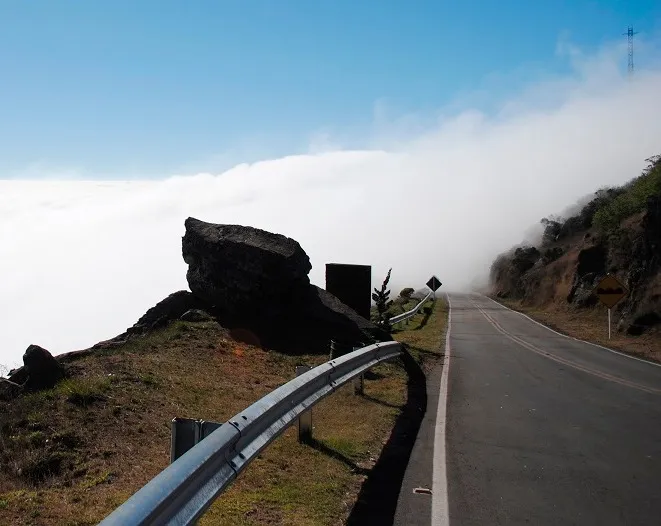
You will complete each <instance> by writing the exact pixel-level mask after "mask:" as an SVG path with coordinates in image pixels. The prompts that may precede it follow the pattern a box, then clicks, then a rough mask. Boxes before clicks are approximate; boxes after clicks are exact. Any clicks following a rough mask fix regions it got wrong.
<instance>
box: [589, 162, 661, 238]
mask: <svg viewBox="0 0 661 526" xmlns="http://www.w3.org/2000/svg"><path fill="white" fill-rule="evenodd" d="M647 162H649V165H648V166H647V168H645V170H643V173H642V174H641V175H640V176H638V177H637V178H635V179H634V180H633V181H631V182H629V183H627V184H626V185H625V186H623V187H622V188H620V189H618V190H616V191H615V192H611V194H610V199H602V202H601V203H600V204H599V206H598V208H597V210H596V211H595V213H594V217H593V221H592V222H593V224H594V226H595V227H596V228H598V229H599V230H601V231H602V232H611V231H613V230H615V229H616V228H618V226H619V225H620V223H621V222H622V221H623V220H624V219H626V218H627V217H630V216H632V215H634V214H636V213H638V212H642V211H643V210H645V208H646V206H647V199H648V198H649V197H652V196H654V195H661V155H657V156H655V157H652V158H650V159H647Z"/></svg>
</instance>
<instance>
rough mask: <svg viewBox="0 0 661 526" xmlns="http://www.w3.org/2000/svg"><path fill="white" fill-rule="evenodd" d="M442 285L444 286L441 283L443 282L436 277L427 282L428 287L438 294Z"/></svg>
mask: <svg viewBox="0 0 661 526" xmlns="http://www.w3.org/2000/svg"><path fill="white" fill-rule="evenodd" d="M441 285H443V283H441V280H439V279H438V278H437V277H436V276H432V277H431V278H429V281H428V282H427V286H428V287H429V288H430V289H431V290H433V291H434V292H436V291H437V290H438V289H439V287H440V286H441Z"/></svg>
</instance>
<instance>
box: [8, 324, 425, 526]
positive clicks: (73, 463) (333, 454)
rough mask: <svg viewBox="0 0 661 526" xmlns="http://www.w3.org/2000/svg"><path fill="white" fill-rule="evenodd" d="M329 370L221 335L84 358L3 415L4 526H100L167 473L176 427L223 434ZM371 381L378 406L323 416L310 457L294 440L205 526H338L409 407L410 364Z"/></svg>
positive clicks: (361, 400) (180, 327)
mask: <svg viewBox="0 0 661 526" xmlns="http://www.w3.org/2000/svg"><path fill="white" fill-rule="evenodd" d="M433 319H434V317H433V316H432V318H431V320H433ZM428 325H431V321H430V323H429V324H428ZM413 327H415V324H412V325H411V328H413ZM407 332H414V331H413V330H411V331H407ZM419 332H420V333H422V332H426V331H419ZM404 334H405V333H401V334H400V336H403V335H404ZM326 359H327V357H326V356H299V357H292V356H287V355H283V354H279V353H275V352H267V351H264V350H261V349H259V348H255V347H252V346H249V345H245V344H241V343H238V342H236V341H234V340H232V339H231V338H230V336H229V334H228V333H227V331H225V330H224V329H222V328H221V327H220V326H218V325H217V324H215V323H212V322H209V323H197V324H193V323H184V322H176V323H174V324H173V325H171V326H170V327H168V328H166V329H163V330H161V331H159V332H157V333H155V334H153V335H151V336H149V337H146V338H144V339H141V340H137V341H134V342H132V343H130V344H127V345H125V346H124V347H122V348H119V349H115V350H113V351H106V352H103V353H98V354H93V355H90V356H86V357H83V358H80V359H79V360H77V361H75V362H73V363H71V364H69V365H68V368H69V372H70V378H69V379H68V380H66V381H64V382H61V383H60V384H58V385H57V386H56V387H55V388H54V389H51V390H48V391H44V392H41V393H36V394H31V395H26V396H23V397H21V398H19V399H17V400H14V401H12V402H0V415H1V416H0V524H3V525H5V524H6V525H13V524H30V525H55V524H57V525H72V526H73V525H83V524H96V523H98V522H99V521H100V520H101V519H102V518H103V517H104V516H106V515H107V514H108V513H109V512H111V511H112V510H113V509H114V508H116V507H117V506H118V505H119V504H121V503H122V502H123V501H125V500H126V498H128V497H129V496H130V495H131V494H133V493H134V492H135V491H136V490H138V489H139V488H140V487H141V486H143V485H144V484H145V483H146V482H147V481H148V480H150V479H151V478H153V477H154V476H155V475H156V474H157V473H159V472H160V471H161V470H162V469H164V468H165V467H166V466H167V464H168V462H169V444H170V420H171V418H173V417H174V416H180V417H195V418H204V419H208V420H215V421H221V422H222V421H225V420H227V419H228V418H229V417H231V416H232V415H234V414H236V413H237V412H239V411H240V410H241V409H243V408H245V407H247V406H248V405H249V404H251V403H252V402H254V401H255V400H257V399H259V398H260V397H262V396H263V395H265V394H267V393H268V392H269V391H271V390H273V389H274V388H275V387H277V386H279V385H281V384H283V383H284V382H286V381H288V380H290V379H291V378H292V377H293V376H294V371H295V366H296V365H297V364H307V365H317V364H319V363H322V362H323V361H325V360H326ZM374 372H375V374H373V375H370V376H369V377H368V378H367V379H366V381H365V392H366V395H368V396H366V397H358V396H355V395H354V394H353V392H352V390H351V387H350V386H347V387H345V388H344V389H342V390H340V391H339V392H338V393H336V394H334V395H333V396H331V397H329V398H327V399H326V400H324V401H322V402H321V403H320V404H319V405H318V406H316V407H315V408H314V410H313V425H314V437H315V439H316V442H315V443H314V444H313V445H312V446H307V445H306V446H303V445H300V444H298V442H297V440H296V429H295V427H293V428H290V429H289V430H287V431H286V432H285V433H284V434H283V435H282V436H281V437H280V438H279V439H278V440H277V441H276V442H275V443H273V444H272V445H271V446H270V447H269V448H267V449H266V450H265V451H264V452H263V454H262V455H261V456H260V457H259V458H258V459H257V460H255V461H254V462H253V463H252V464H251V465H250V466H249V467H248V468H247V469H246V471H245V472H244V473H242V475H241V476H240V477H239V479H238V480H237V481H236V482H235V483H234V484H233V486H232V487H230V488H229V490H228V491H227V492H225V493H224V494H223V495H222V496H221V497H220V498H219V499H218V500H217V501H216V503H215V504H214V505H213V506H212V508H211V509H210V511H209V512H208V513H207V515H206V516H205V517H204V518H203V520H202V521H201V524H232V525H234V524H237V525H241V524H245V525H251V524H292V525H294V524H306V525H307V524H315V525H316V524H319V525H322V524H324V525H325V524H328V525H330V524H341V523H342V522H343V521H344V520H345V519H346V517H347V516H348V514H349V512H350V510H351V508H352V506H353V503H354V501H355V498H356V495H357V494H358V492H359V490H360V487H361V484H362V482H363V480H364V479H365V477H366V476H367V474H368V473H369V470H370V468H371V466H372V465H373V463H374V461H375V459H377V458H378V457H379V454H380V452H381V449H382V447H383V444H384V443H385V441H386V440H387V438H388V436H389V434H390V430H391V429H392V426H393V423H394V421H395V419H396V418H397V416H398V415H399V413H400V412H401V407H402V406H403V404H404V403H405V399H406V381H407V377H406V373H405V372H404V370H403V367H402V364H401V363H400V362H399V361H396V362H393V363H389V364H383V365H380V366H379V367H378V368H376V369H375V370H374ZM348 423H351V425H348Z"/></svg>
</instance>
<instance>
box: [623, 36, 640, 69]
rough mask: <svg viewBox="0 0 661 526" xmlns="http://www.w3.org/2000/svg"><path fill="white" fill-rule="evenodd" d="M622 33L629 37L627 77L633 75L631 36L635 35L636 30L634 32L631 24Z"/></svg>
mask: <svg viewBox="0 0 661 526" xmlns="http://www.w3.org/2000/svg"><path fill="white" fill-rule="evenodd" d="M622 34H623V35H626V36H627V38H628V39H629V64H628V68H627V69H628V71H629V77H633V36H634V35H637V34H638V31H636V32H634V30H633V26H629V27H628V28H627V32H626V33H622Z"/></svg>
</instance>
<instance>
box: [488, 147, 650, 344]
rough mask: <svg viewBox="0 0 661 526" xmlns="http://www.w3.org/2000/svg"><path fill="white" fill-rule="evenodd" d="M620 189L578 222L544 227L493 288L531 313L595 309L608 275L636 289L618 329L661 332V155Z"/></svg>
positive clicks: (607, 191) (494, 279)
mask: <svg viewBox="0 0 661 526" xmlns="http://www.w3.org/2000/svg"><path fill="white" fill-rule="evenodd" d="M647 162H648V166H647V167H646V168H645V169H644V170H643V172H642V174H640V175H639V176H638V177H636V178H634V179H632V180H631V181H630V182H629V183H627V184H625V185H623V186H621V187H609V188H602V189H600V190H598V191H596V192H595V193H594V194H593V195H592V196H590V197H589V199H587V200H586V202H585V204H584V205H583V206H581V207H579V210H578V211H577V212H576V213H575V214H574V215H572V216H571V217H566V218H565V217H558V216H550V217H545V218H543V219H542V220H541V223H542V225H543V235H542V236H541V239H540V240H539V242H538V243H536V244H534V245H533V244H522V245H520V246H517V247H513V248H511V249H510V250H508V251H507V252H505V253H503V254H501V255H500V256H498V257H497V258H496V260H495V261H494V262H493V264H492V266H491V272H490V289H491V292H492V294H493V295H495V296H497V297H500V298H509V299H513V300H520V301H521V304H522V305H528V306H532V307H547V306H565V307H569V308H571V309H575V310H576V311H577V312H580V311H585V310H590V309H594V308H595V307H596V306H597V303H598V300H597V297H596V296H595V295H594V294H593V291H594V289H595V287H596V285H597V284H598V283H599V281H600V280H601V279H602V278H603V277H604V276H605V275H607V274H609V273H610V274H613V275H614V276H616V277H617V278H618V279H619V280H620V281H621V282H622V283H623V284H624V285H625V286H626V287H627V289H628V290H629V294H628V295H627V297H626V298H625V299H624V300H622V301H621V302H620V303H619V304H618V305H617V306H616V307H615V308H614V309H613V315H614V318H613V320H614V326H615V327H616V329H617V330H618V331H621V332H622V333H625V334H628V335H633V336H637V335H640V334H643V333H645V334H655V333H657V332H658V331H659V327H661V155H658V156H655V157H652V158H650V159H647Z"/></svg>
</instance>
